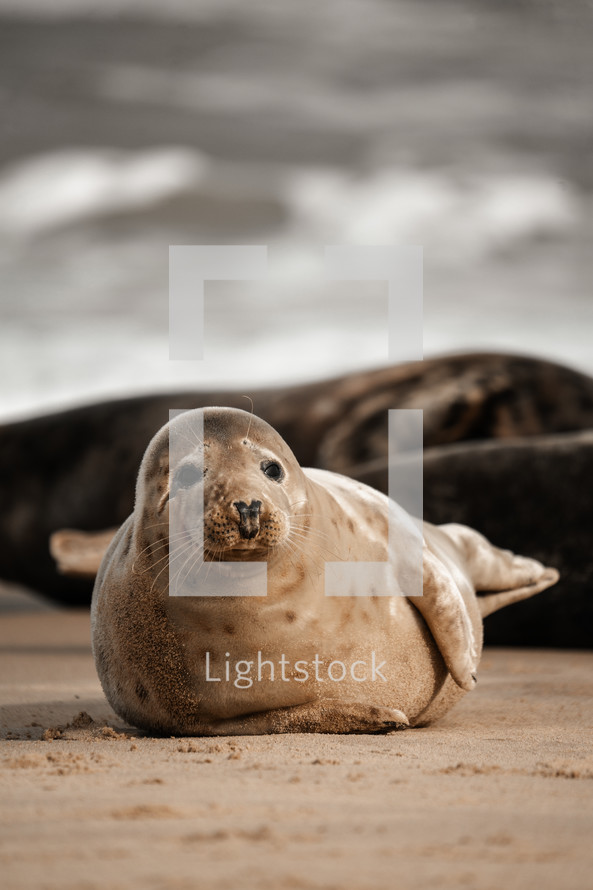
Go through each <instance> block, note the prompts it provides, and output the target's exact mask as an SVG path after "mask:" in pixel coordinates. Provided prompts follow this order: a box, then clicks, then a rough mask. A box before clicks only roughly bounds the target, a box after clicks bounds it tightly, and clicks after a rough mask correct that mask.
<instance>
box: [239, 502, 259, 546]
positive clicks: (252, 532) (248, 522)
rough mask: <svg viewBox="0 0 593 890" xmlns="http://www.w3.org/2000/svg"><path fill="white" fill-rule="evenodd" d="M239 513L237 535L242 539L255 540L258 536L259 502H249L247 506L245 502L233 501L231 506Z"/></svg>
mask: <svg viewBox="0 0 593 890" xmlns="http://www.w3.org/2000/svg"><path fill="white" fill-rule="evenodd" d="M233 506H234V507H236V508H237V512H238V513H239V534H240V535H241V537H242V538H247V540H249V539H250V538H255V537H257V535H259V514H260V510H261V501H251V503H250V504H249V506H247V504H246V503H245V501H235V503H234V504H233Z"/></svg>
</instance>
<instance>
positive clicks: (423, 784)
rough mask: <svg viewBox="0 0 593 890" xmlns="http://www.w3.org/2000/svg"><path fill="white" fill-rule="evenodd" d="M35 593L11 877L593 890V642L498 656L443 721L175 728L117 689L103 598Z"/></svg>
mask: <svg viewBox="0 0 593 890" xmlns="http://www.w3.org/2000/svg"><path fill="white" fill-rule="evenodd" d="M26 602H27V601H26V600H25V599H24V598H23V597H21V596H20V595H18V594H15V595H13V596H12V597H10V596H5V598H4V600H3V603H4V612H3V615H2V617H1V620H0V677H1V689H2V711H1V722H0V730H1V733H0V734H1V736H2V739H3V741H2V742H1V755H0V756H1V761H0V800H1V801H2V803H1V818H2V831H1V840H0V876H1V879H2V880H1V882H2V884H3V886H4V887H6V888H10V890H12V888H35V890H38V888H52V890H53V888H60V890H66V888H84V890H94V888H97V890H99V888H100V890H105V888H109V890H116V888H136V887H138V888H149V890H151V888H163V890H165V888H172V890H173V888H174V890H185V888H232V890H241V888H258V890H259V888H262V890H267V888H270V890H272V888H273V890H276V888H294V890H301V888H303V890H304V888H324V890H329V888H340V890H342V888H344V890H351V888H352V890H353V888H365V890H366V888H394V887H398V888H407V887H410V888H411V887H414V888H423V887H439V888H440V887H468V888H488V890H499V888H501V887H504V888H505V890H508V888H514V887H516V888H522V890H529V888H537V890H543V888H560V887H562V888H564V890H571V888H590V887H591V886H592V879H591V873H592V871H591V870H592V867H593V850H592V844H591V838H592V836H593V745H592V739H593V653H589V652H587V653H583V652H553V651H526V650H510V649H509V650H502V649H497V650H494V649H491V650H488V651H486V653H485V655H484V658H483V661H482V665H481V669H480V673H479V685H478V688H477V690H476V691H475V692H474V693H473V694H472V695H469V696H467V698H465V699H464V701H463V702H462V703H461V704H460V705H459V706H458V707H457V708H456V709H455V710H454V711H453V712H452V713H451V714H450V715H449V716H448V717H447V718H446V719H444V720H442V721H441V722H440V723H438V724H436V725H435V726H434V727H431V728H428V729H422V730H409V731H406V732H402V733H397V734H393V735H388V736H379V737H373V736H327V735H317V736H316V735H311V736H307V735H291V736H277V737H270V736H268V737H253V738H229V739H218V740H210V739H187V738H185V739H174V738H166V739H163V738H158V739H157V738H150V737H147V736H144V735H142V734H141V733H139V732H137V731H135V730H134V729H132V728H130V727H127V726H125V725H124V724H123V723H122V721H121V720H119V719H118V718H117V717H116V715H115V714H114V713H113V712H112V711H111V709H110V708H109V706H108V704H107V702H106V701H105V699H104V697H103V694H102V692H101V688H100V686H99V682H98V680H97V677H96V675H95V670H94V667H93V661H92V657H91V652H90V643H89V616H88V612H83V611H80V612H65V611H60V610H56V609H43V610H42V609H39V608H35V607H33V606H32V607H31V608H29V609H28V610H24V608H23V606H24V605H26ZM0 606H2V598H1V597H0ZM10 606H12V609H9V607H10ZM81 712H82V715H81ZM90 718H92V721H91V720H90Z"/></svg>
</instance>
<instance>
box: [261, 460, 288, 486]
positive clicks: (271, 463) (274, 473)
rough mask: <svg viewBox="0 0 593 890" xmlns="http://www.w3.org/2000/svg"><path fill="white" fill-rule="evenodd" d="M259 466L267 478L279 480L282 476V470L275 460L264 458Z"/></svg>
mask: <svg viewBox="0 0 593 890" xmlns="http://www.w3.org/2000/svg"><path fill="white" fill-rule="evenodd" d="M261 468H262V471H263V472H264V473H265V475H266V476H267V477H268V479H273V480H274V482H280V480H281V479H283V478H284V470H283V469H282V467H281V466H280V464H277V463H276V461H275V460H265V461H264V462H263V464H262V465H261Z"/></svg>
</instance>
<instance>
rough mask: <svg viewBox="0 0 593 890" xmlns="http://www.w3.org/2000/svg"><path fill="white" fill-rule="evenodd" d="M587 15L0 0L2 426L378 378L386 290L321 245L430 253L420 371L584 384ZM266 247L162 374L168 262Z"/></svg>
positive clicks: (447, 5)
mask: <svg viewBox="0 0 593 890" xmlns="http://www.w3.org/2000/svg"><path fill="white" fill-rule="evenodd" d="M592 35H593V14H592V13H591V9H590V8H589V4H585V3H576V4H571V5H569V6H567V5H566V4H564V5H562V4H555V3H552V2H544V0H541V2H517V3H507V2H502V0H500V2H483V3H481V4H479V5H478V4H475V3H474V4H472V3H469V2H467V3H464V2H453V0H413V2H412V0H410V2H399V0H393V2H383V0H364V2H362V0H345V2H340V3H337V2H317V3H312V2H309V0H301V2H296V0H291V2H285V3H281V4H278V3H273V2H262V0H257V2H253V0H252V2H250V3H248V4H245V3H240V2H239V0H234V2H230V0H224V2H222V0H221V2H213V0H212V2H203V0H201V2H192V3H190V2H186V3H181V2H174V3H168V4H167V5H166V7H165V6H162V5H158V4H157V3H156V0H155V2H153V3H141V2H139V0H137V2H132V0H130V2H124V0H109V2H108V3H103V4H102V5H101V9H100V10H99V9H98V8H97V4H91V3H90V2H82V0H76V2H75V0H63V2H60V3H53V2H52V3H41V0H38V2H37V3H33V2H29V0H26V2H25V0H19V2H18V3H17V2H16V0H14V2H9V0H0V71H1V81H0V103H1V106H2V108H1V111H2V119H3V122H4V123H3V132H2V139H1V141H0V264H1V269H2V283H3V286H2V295H1V305H0V321H1V329H0V362H1V367H0V373H1V380H2V392H1V397H0V416H1V417H16V416H23V415H26V414H30V413H34V412H38V411H41V410H49V409H50V408H54V407H58V406H60V407H61V406H63V405H67V404H71V403H73V402H76V403H80V402H84V401H89V400H92V399H97V398H100V397H105V396H113V395H116V394H123V393H128V392H142V391H147V390H155V389H161V390H163V389H169V388H171V387H183V386H197V385H204V386H206V385H211V384H217V385H229V386H232V387H233V388H237V387H241V386H245V387H249V386H251V385H273V384H276V383H284V382H289V381H292V380H305V379H314V378H317V377H320V376H324V375H330V374H336V373H341V372H343V371H347V370H353V369H356V368H363V367H369V366H374V365H379V364H382V363H384V362H385V361H386V356H387V341H386V318H387V315H386V311H387V310H386V307H387V301H386V289H385V286H383V285H381V284H380V283H377V282H368V283H358V284H357V283H347V282H346V283H343V284H340V285H333V286H332V287H328V286H327V285H326V284H323V282H322V279H321V260H320V258H321V253H322V249H323V246H324V245H326V244H392V243H413V244H421V245H423V248H424V348H425V355H427V356H428V355H434V354H435V353H439V352H448V351H457V350H462V349H463V350H466V349H467V350H477V349H487V350H501V351H519V352H523V353H528V354H537V355H541V356H544V357H549V358H552V359H556V360H559V361H563V362H566V363H568V364H570V365H572V366H574V367H577V368H581V369H584V370H586V371H589V372H591V373H593V348H592V335H593V299H592V296H591V281H592V280H593V276H592V275H591V272H592V260H591V237H592V234H593V223H592V220H593V214H592V194H591V192H592V187H593V168H592V157H591V146H592V144H593V141H592V135H593V114H592V104H591V94H592V86H593V55H592V54H591V53H590V45H591V36H592ZM170 244H266V245H268V246H269V252H270V263H271V267H272V271H273V274H272V275H271V277H270V281H269V282H267V283H266V284H265V285H264V284H261V283H260V284H257V285H254V284H249V283H245V284H238V283H228V284H226V283H211V284H209V285H208V286H207V288H206V361H204V362H201V363H198V362H173V361H169V360H168V328H167V325H168V246H169V245H170Z"/></svg>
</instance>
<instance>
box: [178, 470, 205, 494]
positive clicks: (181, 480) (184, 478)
mask: <svg viewBox="0 0 593 890" xmlns="http://www.w3.org/2000/svg"><path fill="white" fill-rule="evenodd" d="M203 476H204V474H203V473H202V470H201V469H200V467H196V466H195V465H194V464H185V465H184V466H183V467H179V469H178V470H177V471H176V473H175V475H174V476H173V491H178V490H179V489H180V488H191V487H192V485H195V484H196V482H201V480H202V479H203Z"/></svg>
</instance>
